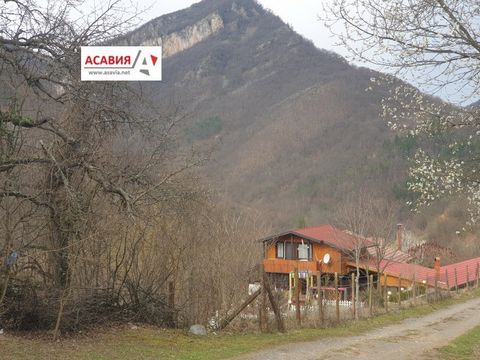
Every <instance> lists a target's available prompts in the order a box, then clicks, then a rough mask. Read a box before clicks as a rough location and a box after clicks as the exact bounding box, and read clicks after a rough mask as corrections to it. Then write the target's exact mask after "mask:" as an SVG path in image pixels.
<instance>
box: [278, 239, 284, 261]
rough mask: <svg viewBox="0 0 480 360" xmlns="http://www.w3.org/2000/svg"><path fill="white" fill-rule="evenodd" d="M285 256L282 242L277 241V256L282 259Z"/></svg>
mask: <svg viewBox="0 0 480 360" xmlns="http://www.w3.org/2000/svg"><path fill="white" fill-rule="evenodd" d="M284 256H285V251H284V243H283V242H277V258H279V259H283V258H284Z"/></svg>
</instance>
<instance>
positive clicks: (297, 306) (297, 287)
mask: <svg viewBox="0 0 480 360" xmlns="http://www.w3.org/2000/svg"><path fill="white" fill-rule="evenodd" d="M293 271H294V279H295V317H296V319H297V325H299V326H300V325H301V324H302V316H301V314H300V276H298V268H295V269H294V270H293Z"/></svg>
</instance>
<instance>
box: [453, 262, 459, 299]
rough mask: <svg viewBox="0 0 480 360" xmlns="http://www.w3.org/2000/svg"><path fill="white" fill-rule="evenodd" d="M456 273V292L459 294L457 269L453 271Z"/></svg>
mask: <svg viewBox="0 0 480 360" xmlns="http://www.w3.org/2000/svg"><path fill="white" fill-rule="evenodd" d="M453 271H454V273H455V292H456V293H457V294H458V279H457V268H455V269H453Z"/></svg>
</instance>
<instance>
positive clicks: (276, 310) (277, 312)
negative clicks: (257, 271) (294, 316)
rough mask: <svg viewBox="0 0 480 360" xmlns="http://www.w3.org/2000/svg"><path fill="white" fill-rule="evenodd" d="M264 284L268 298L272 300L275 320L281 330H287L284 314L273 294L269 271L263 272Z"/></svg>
mask: <svg viewBox="0 0 480 360" xmlns="http://www.w3.org/2000/svg"><path fill="white" fill-rule="evenodd" d="M263 285H264V287H265V288H264V289H262V291H263V290H266V293H267V294H268V299H269V300H270V304H271V305H272V309H273V313H274V314H275V320H276V322H277V329H278V331H280V332H282V333H283V332H285V324H284V322H283V319H282V314H281V313H280V308H279V307H278V303H277V300H276V299H275V296H273V292H272V289H271V288H270V283H269V280H268V276H267V273H266V272H265V271H264V272H263Z"/></svg>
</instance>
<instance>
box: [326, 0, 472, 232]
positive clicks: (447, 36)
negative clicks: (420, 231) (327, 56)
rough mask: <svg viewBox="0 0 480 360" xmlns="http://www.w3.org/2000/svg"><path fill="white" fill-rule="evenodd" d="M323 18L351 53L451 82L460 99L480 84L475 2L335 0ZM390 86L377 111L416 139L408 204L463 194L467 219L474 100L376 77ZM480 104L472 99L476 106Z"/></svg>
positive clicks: (433, 81)
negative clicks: (464, 104)
mask: <svg viewBox="0 0 480 360" xmlns="http://www.w3.org/2000/svg"><path fill="white" fill-rule="evenodd" d="M328 8H329V9H328V15H327V16H326V19H325V20H326V21H327V23H328V24H329V25H331V29H332V31H334V32H335V33H336V35H337V36H338V39H339V41H340V43H341V44H342V45H343V46H345V47H346V48H347V49H349V50H350V53H351V54H352V55H353V57H354V58H356V59H359V60H363V61H366V62H368V63H371V64H376V65H379V66H381V67H382V68H384V69H390V70H394V73H395V74H398V75H401V76H406V77H407V78H408V77H415V79H417V81H420V80H423V82H424V83H426V84H427V85H428V86H432V85H433V86H435V87H436V90H440V89H442V88H445V87H446V86H449V87H452V86H453V87H454V88H455V89H456V92H457V94H456V95H457V96H458V93H462V94H464V96H465V100H469V99H473V98H476V97H478V90H479V87H480V75H479V74H480V71H479V69H480V42H479V39H480V21H479V20H480V16H479V9H480V5H479V3H478V1H475V0H465V1H457V0H433V1H430V0H421V1H414V0H394V1H383V2H378V1H373V0H336V1H334V2H333V3H332V5H331V6H329V7H328ZM375 77H376V79H375V78H374V79H372V80H373V81H374V82H375V83H376V84H377V85H378V84H380V86H385V83H386V84H387V85H388V87H390V88H391V89H393V90H391V93H390V95H389V96H388V97H387V98H386V99H384V102H383V110H384V111H383V116H384V117H385V118H386V120H387V121H388V122H389V124H390V126H391V127H392V129H394V130H396V131H399V132H403V133H405V134H408V135H409V136H415V137H417V138H418V139H419V143H420V142H421V143H422V145H423V146H422V148H420V149H419V150H418V151H417V153H416V154H415V157H414V159H412V160H413V162H412V166H411V169H410V175H411V176H410V177H411V181H410V183H409V188H410V190H411V191H412V192H414V193H416V194H417V195H418V196H417V197H418V200H417V201H416V202H415V203H413V204H411V205H413V207H414V208H416V209H417V208H419V207H420V206H422V205H428V204H430V203H432V202H433V201H435V200H437V199H439V198H444V197H447V196H449V195H455V194H463V195H466V197H467V199H468V201H469V205H470V211H471V215H472V216H471V218H472V219H471V220H472V221H471V222H472V223H476V222H477V221H478V219H479V218H480V206H479V204H480V192H479V187H478V181H479V179H478V165H479V164H478V159H479V154H478V135H479V134H480V132H479V128H480V116H479V109H478V106H472V107H468V108H461V107H454V106H452V105H450V104H445V103H441V102H440V101H438V100H435V99H432V98H431V97H428V96H425V95H424V94H422V93H421V92H419V91H418V90H416V89H414V88H412V87H411V86H408V85H405V84H400V83H399V82H398V81H396V80H394V79H392V78H390V77H386V78H383V77H381V76H375ZM477 105H478V104H477Z"/></svg>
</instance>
